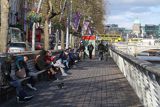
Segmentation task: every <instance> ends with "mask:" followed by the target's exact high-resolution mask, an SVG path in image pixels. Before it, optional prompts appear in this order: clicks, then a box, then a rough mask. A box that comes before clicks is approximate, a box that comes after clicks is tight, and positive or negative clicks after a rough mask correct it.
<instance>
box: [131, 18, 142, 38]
mask: <svg viewBox="0 0 160 107" xmlns="http://www.w3.org/2000/svg"><path fill="white" fill-rule="evenodd" d="M132 31H133V34H135V35H137V37H138V36H139V35H140V34H141V23H140V20H139V19H136V20H135V21H134V24H133V26H132Z"/></svg>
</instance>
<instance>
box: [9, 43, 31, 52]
mask: <svg viewBox="0 0 160 107" xmlns="http://www.w3.org/2000/svg"><path fill="white" fill-rule="evenodd" d="M24 51H31V48H30V46H29V45H28V44H27V43H26V42H12V43H9V44H8V48H7V52H9V53H16V52H24Z"/></svg>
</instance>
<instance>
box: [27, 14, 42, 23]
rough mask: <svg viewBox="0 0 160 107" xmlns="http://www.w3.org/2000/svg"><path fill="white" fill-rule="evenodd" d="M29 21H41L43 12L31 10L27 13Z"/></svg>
mask: <svg viewBox="0 0 160 107" xmlns="http://www.w3.org/2000/svg"><path fill="white" fill-rule="evenodd" d="M27 21H30V22H33V23H34V22H35V23H36V22H41V21H42V13H36V12H35V11H31V12H29V13H28V14H27Z"/></svg>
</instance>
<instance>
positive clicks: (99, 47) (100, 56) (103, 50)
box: [98, 41, 106, 60]
mask: <svg viewBox="0 0 160 107" xmlns="http://www.w3.org/2000/svg"><path fill="white" fill-rule="evenodd" d="M105 50H106V48H105V46H104V45H103V42H102V41H101V43H100V44H99V45H98V51H99V60H103V53H104V52H105Z"/></svg>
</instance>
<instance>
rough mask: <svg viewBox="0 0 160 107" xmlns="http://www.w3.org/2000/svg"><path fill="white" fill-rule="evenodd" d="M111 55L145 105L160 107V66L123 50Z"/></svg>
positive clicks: (112, 50) (112, 52)
mask: <svg viewBox="0 0 160 107" xmlns="http://www.w3.org/2000/svg"><path fill="white" fill-rule="evenodd" d="M110 55H111V57H112V58H113V60H114V61H115V63H116V64H117V65H118V67H119V69H120V70H121V72H122V73H123V74H124V76H125V77H126V78H127V80H128V81H129V83H130V85H131V86H132V87H133V89H134V91H135V92H136V94H137V95H138V97H139V99H140V101H141V102H142V104H143V105H144V106H145V107H160V68H157V67H155V66H154V65H153V64H151V63H149V62H146V61H142V60H139V59H137V58H135V57H133V56H131V55H127V54H125V53H123V52H121V51H117V50H114V49H110Z"/></svg>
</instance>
